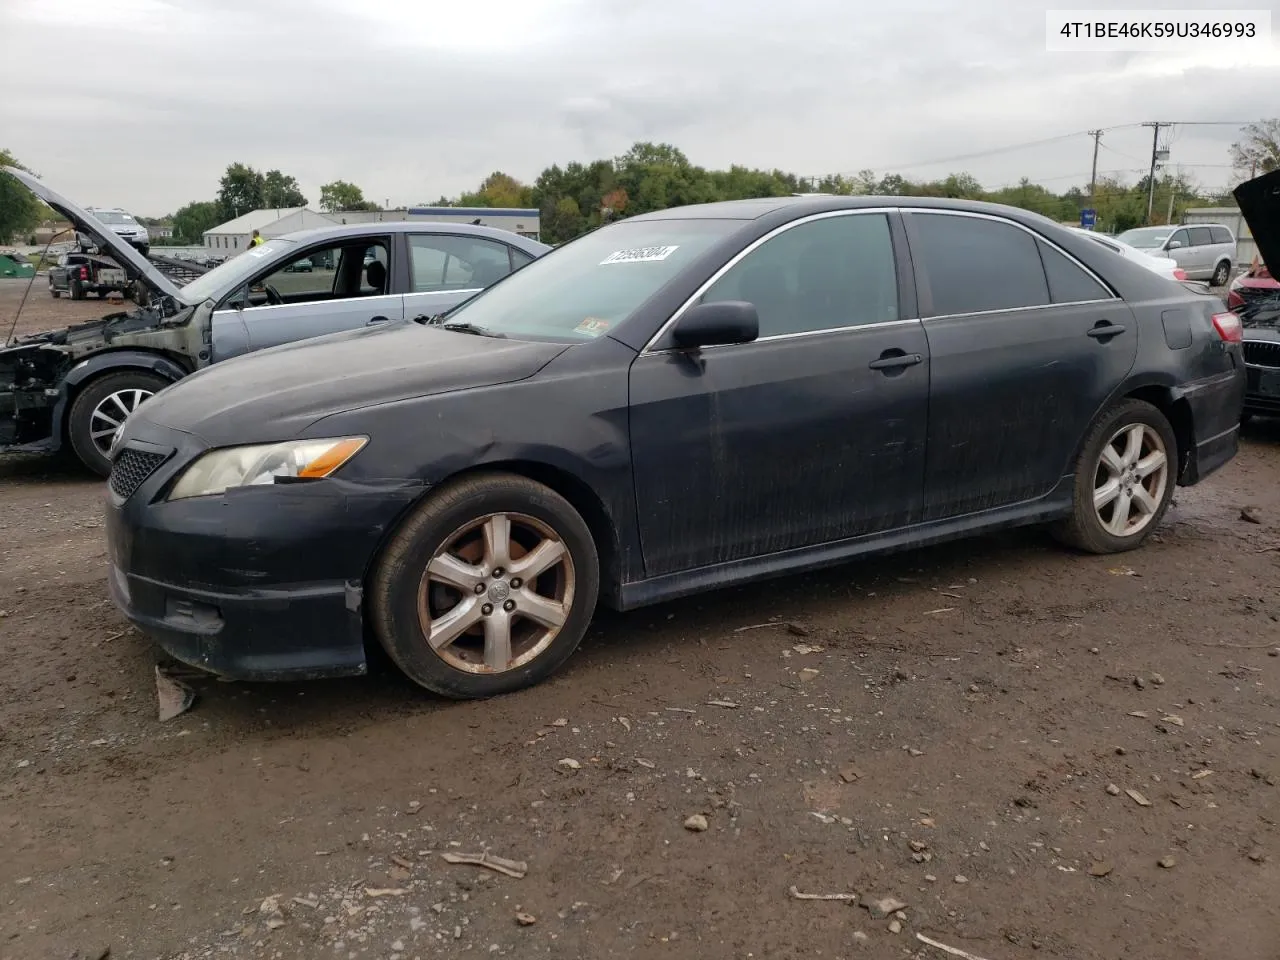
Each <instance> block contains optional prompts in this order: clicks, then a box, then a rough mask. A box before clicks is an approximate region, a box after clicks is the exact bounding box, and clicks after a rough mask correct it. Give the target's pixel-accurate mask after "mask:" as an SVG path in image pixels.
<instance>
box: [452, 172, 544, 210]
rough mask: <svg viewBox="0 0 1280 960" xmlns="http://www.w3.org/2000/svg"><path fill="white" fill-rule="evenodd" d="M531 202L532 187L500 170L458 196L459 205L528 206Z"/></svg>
mask: <svg viewBox="0 0 1280 960" xmlns="http://www.w3.org/2000/svg"><path fill="white" fill-rule="evenodd" d="M532 204H533V188H532V187H526V186H525V185H524V184H523V183H521V182H520V181H519V180H517V179H516V178H515V177H513V176H510V175H509V174H506V173H503V172H502V171H501V170H499V171H495V172H494V173H491V174H489V176H487V177H485V179H484V182H483V183H481V184H480V189H479V190H476V191H475V192H474V193H464V194H463V195H462V196H460V197H459V198H458V206H460V207H528V206H532Z"/></svg>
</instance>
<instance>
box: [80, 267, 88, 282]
mask: <svg viewBox="0 0 1280 960" xmlns="http://www.w3.org/2000/svg"><path fill="white" fill-rule="evenodd" d="M80 279H81V280H88V279H89V268H88V267H81V268H80Z"/></svg>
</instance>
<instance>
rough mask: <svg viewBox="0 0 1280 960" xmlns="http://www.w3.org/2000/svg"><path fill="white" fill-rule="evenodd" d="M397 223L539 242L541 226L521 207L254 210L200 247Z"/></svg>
mask: <svg viewBox="0 0 1280 960" xmlns="http://www.w3.org/2000/svg"><path fill="white" fill-rule="evenodd" d="M397 220H424V221H429V222H431V223H474V224H479V225H480V226H485V227H496V228H497V229H499V230H510V231H511V232H512V233H518V234H520V236H522V237H531V238H533V239H534V240H537V239H539V238H540V237H539V233H540V230H541V225H540V223H539V220H538V210H537V208H536V207H535V208H529V209H525V208H522V207H410V208H409V209H407V210H340V211H337V212H335V213H316V211H314V210H311V209H309V208H307V207H291V208H287V209H282V210H254V211H252V212H250V213H246V214H244V215H243V216H240V217H236V218H235V219H234V220H229V221H228V222H226V223H224V224H221V225H219V226H216V227H214V228H213V229H211V230H206V231H205V232H204V245H205V248H206V249H208V250H217V251H218V252H219V253H220V254H221V255H223V256H228V257H231V256H235V255H236V254H237V253H239V252H240V251H241V250H246V249H248V246H249V241H250V240H251V239H252V238H253V231H254V230H257V231H258V233H260V234H261V235H262V238H263V239H264V240H270V239H271V238H272V237H280V236H283V235H284V234H286V233H292V232H293V231H295V230H310V229H312V228H313V227H327V226H331V225H333V224H343V223H385V222H387V221H397Z"/></svg>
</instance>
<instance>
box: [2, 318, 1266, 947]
mask: <svg viewBox="0 0 1280 960" xmlns="http://www.w3.org/2000/svg"><path fill="white" fill-rule="evenodd" d="M42 299H43V300H44V301H47V302H49V303H53V301H50V300H49V297H48V295H47V293H45V294H44V296H43V298H42ZM64 306H65V305H64ZM75 306H76V307H77V308H79V307H82V306H83V305H81V304H77V305H75ZM4 317H11V313H7V312H6V311H5V310H4V308H3V305H2V304H0V318H4ZM1278 471H1280V424H1277V423H1267V422H1262V423H1259V424H1257V425H1255V426H1252V427H1251V428H1250V429H1249V431H1248V432H1247V439H1246V442H1245V444H1244V447H1243V449H1242V451H1241V454H1240V456H1239V457H1238V458H1237V459H1236V460H1235V461H1234V462H1233V463H1232V464H1230V465H1229V466H1228V467H1227V468H1226V469H1224V470H1223V471H1222V472H1221V473H1219V474H1218V475H1215V476H1214V477H1213V478H1211V479H1210V480H1209V481H1207V482H1206V483H1204V484H1203V485H1201V486H1199V487H1195V488H1189V489H1181V490H1179V492H1178V495H1177V500H1176V506H1175V507H1174V508H1173V509H1172V510H1171V511H1170V513H1169V515H1168V517H1167V519H1166V520H1165V522H1164V525H1163V526H1162V528H1161V529H1160V531H1159V533H1158V536H1157V537H1156V538H1155V540H1154V542H1152V543H1150V544H1149V545H1148V546H1147V547H1146V548H1144V549H1142V550H1140V551H1137V552H1134V553H1131V554H1127V555H1125V556H1122V557H1111V558H1101V557H1086V556H1079V555H1074V554H1072V553H1070V552H1067V551H1065V550H1063V549H1061V548H1058V547H1056V546H1055V545H1053V544H1052V542H1051V541H1049V539H1048V538H1047V537H1046V536H1045V535H1044V534H1042V533H1040V532H1038V531H1034V530H1033V531H1022V532H1016V533H1012V534H1005V535H1001V536H996V537H989V538H983V539H979V540H973V541H968V542H963V543H955V544H951V545H947V546H945V547H940V548H933V549H929V550H925V551H919V552H916V553H911V554H902V555H898V556H895V557H892V558H889V559H878V560H870V561H866V562H863V563H856V564H851V565H848V566H843V567H839V568H836V569H833V570H830V571H827V572H824V573H821V574H816V575H807V576H801V577H793V578H789V579H785V580H779V581H776V582H771V583H767V584H763V585H757V586H752V587H749V588H742V589H736V590H729V591H722V592H719V593H714V594H707V595H704V596H701V597H697V598H693V599H690V600H686V601H681V602H678V603H673V604H667V605H664V606H660V607H656V608H652V609H648V610H642V611H638V612H634V613H630V614H625V615H616V614H612V615H601V616H600V617H598V618H597V622H596V624H595V625H594V627H593V629H592V631H591V633H590V635H589V637H588V639H587V641H586V642H585V643H584V645H583V647H582V649H581V650H580V651H579V653H578V654H577V655H576V656H575V657H574V658H573V659H572V660H571V661H570V662H569V664H568V665H567V666H566V668H565V669H564V670H563V671H562V672H561V673H560V674H558V675H557V676H556V677H555V678H553V679H552V680H551V681H550V682H548V683H546V684H544V685H542V686H540V687H537V688H535V689H532V690H528V691H525V692H523V693H519V694H515V695H512V696H508V697H504V698H500V699H497V700H493V701H490V702H486V703H464V704H455V703H445V702H441V701H439V700H436V699H433V698H432V697H430V696H428V695H426V694H424V693H422V692H420V691H419V690H417V689H416V688H415V687H413V686H412V685H410V684H409V683H408V682H407V681H405V680H404V679H402V678H401V677H399V676H398V675H397V674H396V673H395V672H394V670H393V669H391V668H390V667H389V666H387V665H386V664H385V662H384V661H381V660H379V661H377V662H376V664H375V671H374V674H373V675H372V676H371V677H369V678H365V679H359V680H350V681H331V682H324V683H308V684H290V685H253V684H236V683H221V682H217V681H202V682H198V683H197V684H196V686H197V689H198V691H199V700H198V702H197V704H196V706H195V707H194V709H193V710H192V711H190V712H189V713H187V714H184V715H183V716H181V717H179V718H178V719H176V720H174V721H172V722H170V723H166V724H161V723H159V722H157V720H156V713H155V711H156V706H155V692H154V682H153V669H154V664H155V654H154V652H153V649H152V648H151V646H150V645H149V644H148V643H147V641H146V640H145V638H143V637H142V636H140V635H139V634H137V633H136V632H133V631H132V630H130V629H129V628H128V626H127V625H126V623H125V621H124V620H123V619H122V618H121V617H120V616H119V615H118V614H117V613H116V612H115V610H114V609H113V607H112V606H111V604H110V603H109V602H108V600H107V594H106V588H105V584H104V564H105V560H104V555H105V553H104V545H103V540H102V529H101V519H100V517H101V499H102V486H101V484H100V483H98V482H96V481H93V480H91V479H88V478H86V477H84V476H82V475H80V474H79V473H76V472H73V471H71V470H69V469H67V468H63V467H60V466H59V465H57V464H55V463H50V462H48V461H44V460H37V459H31V458H25V459H17V458H9V459H0V610H2V611H4V612H3V615H2V616H0V657H2V658H3V663H4V669H3V670H2V671H0V851H3V853H0V957H4V958H6V960H8V958H13V960H26V958H42V960H43V958H60V960H63V958H69V957H72V956H76V957H80V958H84V957H90V958H95V960H96V958H100V957H102V956H105V955H106V954H105V953H104V951H107V950H109V951H110V956H111V957H112V958H120V957H138V958H151V957H163V958H180V957H181V958H187V957H190V958H196V957H201V958H203V957H215V956H216V957H221V956H227V955H230V956H243V957H263V958H277V957H278V958H294V957H297V958H317V957H333V958H352V960H354V958H365V957H378V958H389V957H398V958H402V960H411V958H415V957H417V958H426V957H437V956H446V955H448V956H452V955H458V954H461V955H470V956H490V955H498V956H512V957H528V956H542V955H545V956H549V957H562V958H592V960H595V958H605V957H623V956H626V957H680V958H685V957H696V958H699V960H704V958H705V960H718V958H749V957H768V958H800V957H804V958H806V960H807V958H813V957H824V958H841V957H846V958H855V957H859V956H868V957H902V956H918V957H922V958H923V957H928V958H937V960H945V957H946V956H947V954H945V953H943V952H942V951H940V950H938V949H936V948H935V947H932V946H929V945H927V944H925V943H924V942H923V941H921V940H918V939H917V934H922V935H923V936H925V937H928V938H930V939H932V940H936V941H939V942H941V943H944V944H947V945H949V946H951V947H954V948H957V949H960V950H963V951H966V952H967V953H969V954H970V955H972V956H974V957H979V958H984V960H1017V958H1025V957H1032V956H1041V957H1055V958H1070V960H1092V958H1097V960H1103V958H1106V960H1115V958H1120V957H1123V958H1126V960H1145V958H1151V960H1169V958H1175V957H1176V958H1179V960H1191V958H1213V960H1221V958H1231V960H1275V958H1276V957H1277V956H1280V898H1277V896H1276V890H1277V889H1280V830H1278V829H1277V820H1278V819H1280V739H1278V738H1277V733H1280V711H1278V710H1277V707H1280V698H1278V696H1277V691H1278V689H1280V656H1277V654H1278V653H1280V627H1278V625H1277V623H1278V619H1280V597H1278V596H1277V593H1276V589H1275V584H1276V579H1277V574H1280V550H1278V549H1277V548H1280V490H1278V488H1277V484H1276V477H1277V473H1278ZM1244 507H1248V508H1249V510H1248V511H1247V512H1248V514H1249V516H1251V517H1253V518H1254V520H1256V521H1258V522H1252V521H1250V520H1248V519H1245V518H1244V517H1243V516H1242V508H1244ZM569 761H572V762H569ZM693 815H699V816H701V817H705V818H706V825H707V829H705V830H691V829H686V827H685V825H684V824H685V822H686V819H687V818H689V817H691V816H693ZM697 825H698V826H701V824H697ZM486 850H487V851H489V852H491V853H493V854H495V855H497V856H500V857H506V858H509V859H512V860H518V861H524V862H526V863H527V873H526V874H525V875H524V876H523V878H514V877H509V876H506V875H503V874H500V873H497V872H493V871H490V870H487V869H483V868H478V867H475V866H467V865H453V864H449V863H447V862H446V861H445V860H444V859H443V858H442V856H441V855H442V854H443V853H448V852H456V853H479V852H481V851H486ZM1165 858H1170V859H1167V860H1166V859H1165ZM1162 861H1163V863H1165V864H1168V866H1163V865H1162ZM793 888H794V890H795V891H798V892H799V893H801V894H841V895H852V894H858V895H867V896H869V897H870V898H872V899H876V900H878V899H881V898H895V899H896V900H898V901H901V903H902V904H903V907H902V914H901V918H897V917H895V916H894V915H892V914H891V915H889V916H887V917H880V916H878V915H873V913H872V911H870V910H868V909H867V908H865V907H864V906H861V905H851V904H850V903H847V902H843V901H826V902H823V901H808V900H801V899H797V898H796V897H795V896H794V895H793V893H792V889H793ZM522 916H523V918H524V919H525V920H528V919H529V918H530V917H532V918H536V919H535V922H532V923H529V924H528V925H523V924H522V923H521V922H520V918H521V917H522ZM891 925H894V927H900V931H899V932H896V933H895V932H893V928H892V927H891Z"/></svg>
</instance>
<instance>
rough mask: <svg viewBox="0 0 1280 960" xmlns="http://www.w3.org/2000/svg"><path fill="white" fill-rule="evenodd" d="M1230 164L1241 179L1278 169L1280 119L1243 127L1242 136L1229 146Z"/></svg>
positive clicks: (1279, 164) (1260, 121) (1279, 160)
mask: <svg viewBox="0 0 1280 960" xmlns="http://www.w3.org/2000/svg"><path fill="white" fill-rule="evenodd" d="M1231 164H1232V166H1233V167H1234V169H1235V172H1236V174H1237V175H1238V176H1239V177H1240V178H1241V179H1244V178H1245V177H1249V176H1260V175H1261V174H1264V173H1270V172H1271V171H1272V170H1275V169H1276V168H1278V167H1280V119H1272V120H1259V121H1258V122H1257V123H1251V124H1249V125H1248V126H1247V127H1245V128H1244V136H1243V137H1242V138H1241V139H1240V140H1238V141H1236V142H1235V143H1233V144H1232V145H1231Z"/></svg>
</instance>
